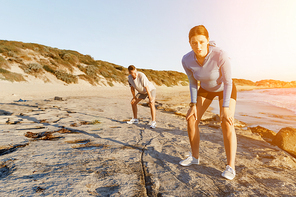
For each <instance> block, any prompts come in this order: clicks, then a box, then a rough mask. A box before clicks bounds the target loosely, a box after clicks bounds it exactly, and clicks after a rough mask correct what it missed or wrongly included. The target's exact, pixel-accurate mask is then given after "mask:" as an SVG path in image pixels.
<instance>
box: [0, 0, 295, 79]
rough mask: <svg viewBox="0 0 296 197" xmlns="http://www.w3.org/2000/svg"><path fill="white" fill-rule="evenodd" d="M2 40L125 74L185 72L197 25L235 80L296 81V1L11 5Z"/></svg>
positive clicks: (6, 4) (38, 0) (69, 0)
mask: <svg viewBox="0 0 296 197" xmlns="http://www.w3.org/2000/svg"><path fill="white" fill-rule="evenodd" d="M0 2H1V12H0V16H1V19H2V20H1V23H2V24H1V34H0V35H1V37H0V39H2V40H14V41H22V42H32V43H38V44H43V45H47V46H51V47H56V48H59V49H69V50H75V51H78V52H80V53H82V54H88V55H91V56H92V57H93V58H94V59H96V60H104V61H109V62H112V63H115V64H118V65H121V66H124V67H128V66H129V65H130V64H133V65H135V66H136V67H139V68H147V69H155V70H176V71H181V72H184V70H183V67H182V64H181V59H182V56H183V55H184V54H185V53H187V52H189V51H190V50H191V48H190V45H189V42H188V32H189V30H190V28H192V27H193V26H196V25H200V24H203V25H204V26H205V27H206V28H207V29H208V31H209V34H210V40H214V41H215V42H216V44H217V46H218V47H221V48H222V49H224V50H225V51H226V52H227V53H228V55H229V57H230V58H231V63H232V76H233V78H243V79H250V80H253V81H258V80H261V79H277V80H283V81H295V80H296V62H295V54H296V38H295V35H296V1H295V0H285V1H280V0H245V1H236V0H223V1H221V0H208V1H202V0H182V1H181V0H161V1H156V0H149V1H135V0H108V1H103V0H62V1H60V0H59V1H58V0H53V1H45V0H26V1H21V0H15V1H7V0H0Z"/></svg>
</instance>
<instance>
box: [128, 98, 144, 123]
mask: <svg viewBox="0 0 296 197" xmlns="http://www.w3.org/2000/svg"><path fill="white" fill-rule="evenodd" d="M141 100H142V99H141V98H136V99H132V101H131V104H132V109H133V114H134V119H137V117H138V106H137V105H138V103H139V102H140V101H141Z"/></svg>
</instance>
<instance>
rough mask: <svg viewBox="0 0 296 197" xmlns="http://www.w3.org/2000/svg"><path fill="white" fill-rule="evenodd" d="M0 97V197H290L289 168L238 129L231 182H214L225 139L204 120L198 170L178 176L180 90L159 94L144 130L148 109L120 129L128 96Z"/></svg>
mask: <svg viewBox="0 0 296 197" xmlns="http://www.w3.org/2000/svg"><path fill="white" fill-rule="evenodd" d="M1 88H2V91H1V92H2V95H1V97H0V98H1V100H2V102H1V104H0V105H1V110H0V112H1V116H0V124H1V130H0V136H1V138H0V196H283V195H286V196H295V195H296V193H295V191H296V185H295V182H296V168H295V167H296V160H295V158H293V157H291V156H290V155H289V154H287V153H286V152H284V151H282V150H281V149H279V148H278V147H275V146H272V145H270V144H268V143H267V142H265V141H264V140H263V139H262V138H261V137H260V136H259V135H257V134H253V133H252V132H251V131H250V130H248V129H245V128H242V127H243V125H242V124H241V123H240V122H239V121H237V122H236V132H237V137H238V152H237V160H236V170H237V176H236V178H235V179H234V180H232V181H229V180H226V179H224V178H222V177H221V173H222V171H223V170H224V168H225V164H226V156H225V153H224V146H223V138H222V133H221V129H220V126H219V124H218V122H217V121H216V120H215V117H216V116H215V114H213V113H211V112H210V111H208V112H207V113H206V114H205V116H204V117H203V121H202V123H201V126H200V129H201V148H200V149H201V150H200V156H201V164H200V165H198V166H190V167H182V166H180V165H179V164H178V163H179V161H180V160H182V159H184V158H186V155H187V154H188V151H189V150H190V145H189V142H188V136H187V131H186V121H185V119H184V117H183V116H182V113H183V114H184V113H185V112H186V110H187V105H188V101H189V99H190V98H189V97H188V95H189V91H188V87H157V95H158V97H157V108H158V109H157V110H156V116H157V128H156V129H150V128H149V122H150V110H149V108H148V107H147V106H146V102H142V103H141V105H139V118H140V123H139V124H138V125H128V124H126V121H127V120H129V119H130V118H131V117H132V111H131V106H130V103H129V102H130V100H131V93H130V91H129V87H125V86H116V87H93V86H86V85H67V86H65V85H59V84H55V85H53V84H26V83H9V82H1ZM56 96H58V97H61V98H62V100H55V99H54V98H55V97H56ZM20 99H22V100H20ZM15 101H19V102H15ZM175 111H178V112H179V113H180V115H176V114H174V112H175ZM29 132H32V133H29ZM32 134H35V137H37V138H32V137H34V135H32ZM38 136H39V137H38Z"/></svg>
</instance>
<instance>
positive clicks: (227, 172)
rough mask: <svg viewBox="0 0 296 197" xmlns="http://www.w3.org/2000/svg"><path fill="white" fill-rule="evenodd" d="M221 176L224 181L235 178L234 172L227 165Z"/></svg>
mask: <svg viewBox="0 0 296 197" xmlns="http://www.w3.org/2000/svg"><path fill="white" fill-rule="evenodd" d="M222 176H223V177H224V178H226V179H229V180H232V179H234V177H235V170H234V169H232V167H230V166H229V165H227V166H226V170H225V171H224V172H223V173H222Z"/></svg>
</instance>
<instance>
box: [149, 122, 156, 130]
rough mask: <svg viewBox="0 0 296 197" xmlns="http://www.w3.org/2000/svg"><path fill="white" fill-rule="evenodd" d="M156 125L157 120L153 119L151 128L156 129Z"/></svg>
mask: <svg viewBox="0 0 296 197" xmlns="http://www.w3.org/2000/svg"><path fill="white" fill-rule="evenodd" d="M155 127H156V122H155V121H152V123H151V125H150V128H151V129H155Z"/></svg>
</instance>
